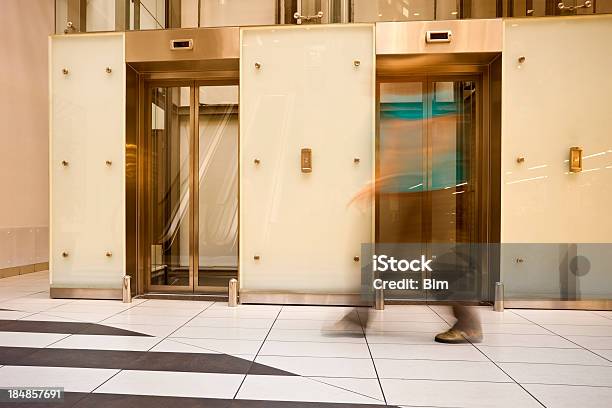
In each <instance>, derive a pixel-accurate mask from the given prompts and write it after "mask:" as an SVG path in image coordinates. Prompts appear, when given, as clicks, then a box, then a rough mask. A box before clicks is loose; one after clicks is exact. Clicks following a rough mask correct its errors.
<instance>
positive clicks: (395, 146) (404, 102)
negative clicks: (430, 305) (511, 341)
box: [376, 76, 484, 300]
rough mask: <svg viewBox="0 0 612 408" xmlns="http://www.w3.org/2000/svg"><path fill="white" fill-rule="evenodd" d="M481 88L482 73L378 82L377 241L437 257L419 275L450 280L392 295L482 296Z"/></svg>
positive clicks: (415, 254) (431, 297)
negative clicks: (446, 284)
mask: <svg viewBox="0 0 612 408" xmlns="http://www.w3.org/2000/svg"><path fill="white" fill-rule="evenodd" d="M480 92H481V91H480V80H479V77H462V76H459V77H446V76H441V77H423V78H417V79H414V80H409V81H407V80H397V81H395V80H393V81H389V82H380V83H379V100H380V105H379V126H380V127H379V152H378V153H379V154H378V161H377V170H378V174H377V206H376V209H377V230H376V237H377V244H382V245H381V248H389V245H394V247H391V248H392V250H393V249H396V250H398V251H399V250H400V249H401V251H399V252H403V253H404V254H405V255H404V256H409V257H411V258H419V257H420V256H421V255H424V256H425V257H426V258H428V259H433V264H434V265H435V267H434V268H433V271H432V272H429V271H424V272H418V273H417V274H414V275H413V276H411V277H412V278H415V279H432V278H433V279H437V280H439V281H448V282H449V290H425V289H424V288H423V286H420V288H419V290H388V291H386V292H385V298H387V299H402V300H459V299H460V300H479V297H480V292H481V290H482V285H483V279H484V273H483V272H482V269H481V268H480V266H481V262H480V258H479V252H478V245H476V243H478V242H480V241H481V237H480V236H479V232H480V226H479V222H480V219H481V217H480V215H479V202H480V200H481V194H482V191H481V190H482V189H481V188H480V184H481V177H480V169H481V167H480V166H479V165H478V163H479V162H480V160H479V159H480V158H479V151H480V150H479V149H480V147H481V137H482V134H481V126H480V125H479V123H480V122H479V121H480V117H481V113H480V108H479V106H480V100H481V95H480ZM378 251H379V252H380V249H379V250H378ZM439 289H440V288H439Z"/></svg>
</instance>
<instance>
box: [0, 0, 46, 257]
mask: <svg viewBox="0 0 612 408" xmlns="http://www.w3.org/2000/svg"><path fill="white" fill-rule="evenodd" d="M53 27H54V7H53V0H2V1H1V4H0V39H1V41H2V45H1V46H0V89H1V92H2V98H0V126H1V127H0V189H1V193H0V269H2V268H5V267H10V266H18V265H19V264H29V263H36V262H31V261H36V260H37V259H41V258H44V260H43V261H42V262H44V261H46V256H47V249H46V247H47V237H46V235H47V227H48V225H49V215H48V213H49V199H48V197H49V182H48V152H49V149H48V98H47V94H48V92H47V88H48V79H47V76H48V72H47V41H48V40H47V37H48V35H49V34H51V33H52V32H53Z"/></svg>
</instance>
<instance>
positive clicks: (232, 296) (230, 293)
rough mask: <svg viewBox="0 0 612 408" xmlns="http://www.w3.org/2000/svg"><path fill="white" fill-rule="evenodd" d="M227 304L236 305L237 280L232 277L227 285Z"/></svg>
mask: <svg viewBox="0 0 612 408" xmlns="http://www.w3.org/2000/svg"><path fill="white" fill-rule="evenodd" d="M227 305H228V306H229V307H236V306H238V281H237V280H236V279H234V278H232V279H230V281H229V285H228V287H227Z"/></svg>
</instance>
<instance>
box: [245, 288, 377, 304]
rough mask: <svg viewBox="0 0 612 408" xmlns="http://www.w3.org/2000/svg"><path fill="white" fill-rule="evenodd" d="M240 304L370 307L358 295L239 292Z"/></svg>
mask: <svg viewBox="0 0 612 408" xmlns="http://www.w3.org/2000/svg"><path fill="white" fill-rule="evenodd" d="M240 303H243V304H245V303H263V304H275V305H324V306H371V304H369V303H366V302H364V301H363V300H362V298H361V295H359V294H318V293H280V292H250V291H245V290H241V291H240Z"/></svg>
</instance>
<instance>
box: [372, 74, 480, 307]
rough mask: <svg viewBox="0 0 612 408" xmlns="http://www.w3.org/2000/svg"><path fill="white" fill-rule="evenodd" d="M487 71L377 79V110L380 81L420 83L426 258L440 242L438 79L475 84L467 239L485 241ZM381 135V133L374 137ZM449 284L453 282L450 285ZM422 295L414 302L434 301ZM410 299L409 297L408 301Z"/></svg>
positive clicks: (378, 237) (422, 233)
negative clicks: (436, 208) (436, 219)
mask: <svg viewBox="0 0 612 408" xmlns="http://www.w3.org/2000/svg"><path fill="white" fill-rule="evenodd" d="M487 76H488V73H487V72H486V71H481V70H479V69H476V70H473V71H468V72H465V73H462V72H440V73H436V74H431V75H430V74H425V73H423V74H414V75H393V76H387V75H381V76H380V77H379V78H378V80H377V85H378V86H377V99H378V103H377V106H378V109H379V110H380V106H381V104H380V92H381V91H380V85H381V84H383V83H420V84H421V91H422V95H423V100H422V109H423V119H422V126H421V135H422V142H421V143H422V153H421V160H422V163H421V174H422V179H423V189H424V191H423V193H424V194H423V195H422V200H421V208H420V214H419V216H420V217H421V230H420V236H421V242H420V244H421V246H422V251H423V255H425V256H426V257H427V259H432V256H433V255H435V254H434V253H433V245H432V244H436V243H440V242H434V240H433V235H434V234H433V216H434V214H433V201H434V197H433V195H434V191H433V190H434V185H433V171H434V169H433V160H432V158H433V155H434V146H433V139H434V137H433V133H432V132H433V129H432V128H433V125H432V122H431V121H432V118H433V98H434V96H433V95H434V94H435V92H436V90H435V88H434V85H435V84H436V83H440V82H453V83H456V82H463V83H465V82H473V83H474V85H475V92H474V94H475V100H476V109H475V118H474V119H475V120H474V122H475V140H473V143H474V146H473V147H472V149H473V153H474V157H472V158H470V163H469V172H470V174H471V178H470V181H471V182H472V184H473V187H472V188H470V189H469V190H468V192H467V194H474V197H473V198H472V200H473V204H472V205H471V207H472V210H473V214H471V217H472V218H471V223H472V225H471V229H472V233H471V237H470V240H469V244H477V243H484V242H487V240H488V228H489V225H488V222H489V221H488V217H489V213H488V210H487V205H488V200H489V197H488V191H487V185H488V182H489V179H488V177H489V175H488V166H489V156H488V151H487V149H488V137H489V132H488V119H487V117H486V112H485V111H484V110H483V108H484V104H485V103H486V102H487V95H488V94H487V92H488V91H489V90H488V87H486V86H485V84H486V81H487V79H488V78H487ZM378 117H379V119H378V120H379V125H378V132H380V111H379V115H378ZM379 138H380V135H379V136H378V137H377V139H379ZM380 143H381V142H380V139H379V140H377V148H376V149H377V154H376V156H377V160H376V178H377V180H378V179H379V178H380V177H381V174H380V160H381V151H380V148H381V145H380ZM376 196H377V197H376V200H377V202H376V208H377V212H378V211H380V209H381V206H380V205H379V200H380V192H379V191H378V188H377V194H376ZM379 217H380V214H379V213H377V219H376V233H375V236H376V242H377V243H382V244H384V242H381V241H380V240H381V230H380V227H381V225H380V222H379V221H380V220H379ZM481 255H482V256H483V258H482V259H481V261H482V263H481V265H483V269H482V270H481V273H480V277H479V282H478V287H477V292H478V296H479V297H480V301H483V300H485V299H486V298H487V296H488V293H487V290H488V286H489V282H488V279H489V273H488V265H487V261H488V260H487V258H486V256H487V254H486V253H483V254H481ZM432 277H434V278H435V277H436V276H435V271H434V272H433V273H432V272H421V279H424V278H432ZM451 285H452V284H451ZM419 292H420V293H421V295H418V296H419V298H418V299H416V298H415V299H412V300H413V301H425V302H428V303H429V302H436V301H437V300H436V298H435V296H433V295H432V292H431V291H430V290H427V291H419ZM385 298H386V300H396V299H395V298H393V297H391V298H388V297H387V296H385ZM397 300H400V301H401V300H405V299H397ZM408 301H410V300H408Z"/></svg>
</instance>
